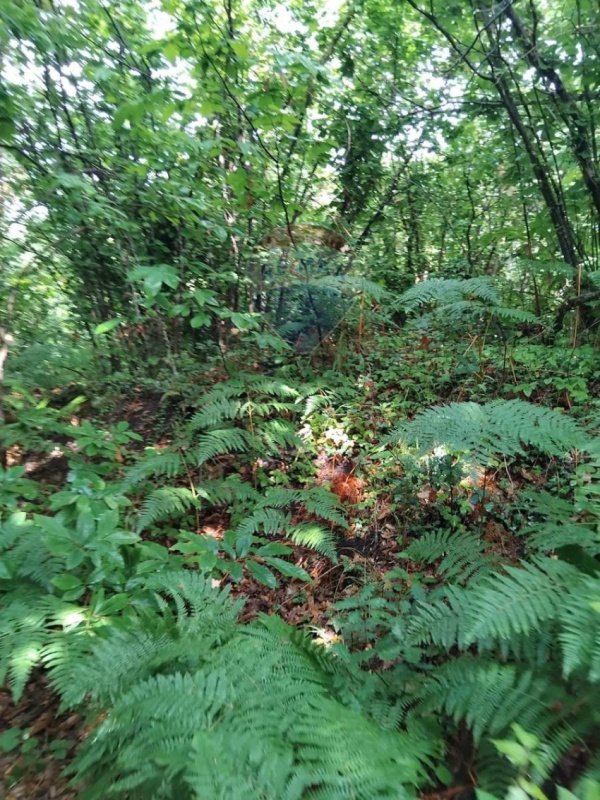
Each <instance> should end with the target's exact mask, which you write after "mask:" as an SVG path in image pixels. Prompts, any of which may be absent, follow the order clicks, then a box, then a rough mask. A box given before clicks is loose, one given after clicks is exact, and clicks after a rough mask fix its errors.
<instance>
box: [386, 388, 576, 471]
mask: <svg viewBox="0 0 600 800" xmlns="http://www.w3.org/2000/svg"><path fill="white" fill-rule="evenodd" d="M388 441H402V442H403V443H405V444H407V445H413V446H416V447H417V450H418V452H420V453H427V452H431V451H432V450H434V448H436V447H438V446H443V447H445V448H447V449H448V450H449V451H451V452H453V453H467V454H468V455H469V456H470V457H471V458H472V459H473V460H475V461H476V462H478V463H483V464H485V463H487V462H489V461H490V459H492V458H493V457H494V456H497V455H504V456H515V455H517V454H523V452H524V450H523V447H524V446H531V447H535V448H537V449H538V450H541V451H542V452H545V453H548V454H551V455H555V456H564V455H565V454H566V453H568V452H569V451H570V450H574V449H585V448H586V447H589V446H590V445H591V439H590V438H589V437H587V436H586V434H585V432H584V431H583V429H582V428H580V427H579V426H578V425H577V423H576V422H574V421H573V420H572V419H571V418H570V417H567V416H566V415H564V414H561V413H560V412H558V411H554V410H552V409H549V408H543V407H541V406H538V405H534V404H533V403H527V402H526V401H524V400H494V401H492V402H491V403H486V404H485V405H480V404H478V403H472V402H468V403H450V404H449V405H446V406H437V407H434V408H430V409H427V410H426V411H422V412H421V413H419V414H417V416H416V417H415V419H414V420H412V421H411V422H406V423H402V424H401V425H399V426H397V428H396V429H395V431H394V432H393V433H392V434H391V435H390V437H389V439H388Z"/></svg>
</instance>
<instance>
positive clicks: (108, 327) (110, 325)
mask: <svg viewBox="0 0 600 800" xmlns="http://www.w3.org/2000/svg"><path fill="white" fill-rule="evenodd" d="M122 324H123V320H120V319H107V320H106V322H101V323H100V324H99V325H96V327H95V328H94V335H95V336H101V335H102V334H103V333H108V332H109V331H112V330H114V329H115V328H116V327H118V326H119V325H122Z"/></svg>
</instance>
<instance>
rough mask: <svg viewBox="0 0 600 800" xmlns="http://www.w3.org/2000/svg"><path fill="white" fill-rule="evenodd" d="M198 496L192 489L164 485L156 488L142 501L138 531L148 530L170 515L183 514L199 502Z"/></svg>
mask: <svg viewBox="0 0 600 800" xmlns="http://www.w3.org/2000/svg"><path fill="white" fill-rule="evenodd" d="M197 502H198V500H197V496H196V494H195V492H193V491H192V490H191V489H185V488H181V487H173V486H171V487H163V488H162V489H154V491H152V492H150V494H149V495H148V496H147V497H146V498H145V500H144V502H143V503H142V509H141V511H140V513H139V515H138V520H137V531H138V533H140V532H141V531H143V530H146V528H148V526H149V525H152V524H153V523H155V522H157V521H158V520H162V519H165V518H166V517H170V516H181V515H182V514H184V513H185V512H186V511H187V510H188V509H190V508H193V507H194V506H195V505H196V504H197Z"/></svg>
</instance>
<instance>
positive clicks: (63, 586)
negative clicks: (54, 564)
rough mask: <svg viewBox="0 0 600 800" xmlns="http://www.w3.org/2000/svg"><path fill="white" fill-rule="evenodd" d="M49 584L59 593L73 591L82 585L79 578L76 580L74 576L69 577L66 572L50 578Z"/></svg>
mask: <svg viewBox="0 0 600 800" xmlns="http://www.w3.org/2000/svg"><path fill="white" fill-rule="evenodd" d="M50 583H51V584H52V585H53V586H56V588H57V589H60V591H61V592H69V591H71V590H73V589H78V588H79V587H80V586H81V585H82V584H81V581H80V580H79V578H76V577H75V575H69V574H68V573H67V572H65V573H64V574H63V575H57V576H56V577H55V578H52V580H51V581H50Z"/></svg>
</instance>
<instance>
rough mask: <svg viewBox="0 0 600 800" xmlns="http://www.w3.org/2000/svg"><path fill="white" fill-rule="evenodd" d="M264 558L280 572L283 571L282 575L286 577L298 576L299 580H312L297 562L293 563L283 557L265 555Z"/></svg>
mask: <svg viewBox="0 0 600 800" xmlns="http://www.w3.org/2000/svg"><path fill="white" fill-rule="evenodd" d="M264 560H265V561H266V562H267V564H270V565H271V566H272V567H273V568H274V569H276V570H277V571H278V572H281V574H282V575H285V576H286V578H298V579H299V580H301V581H306V582H307V583H308V582H310V581H311V580H312V579H311V577H310V575H309V574H308V572H307V571H306V570H305V569H302V567H299V566H297V565H296V564H291V563H290V562H289V561H284V560H283V559H282V558H274V557H272V556H266V557H264Z"/></svg>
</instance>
